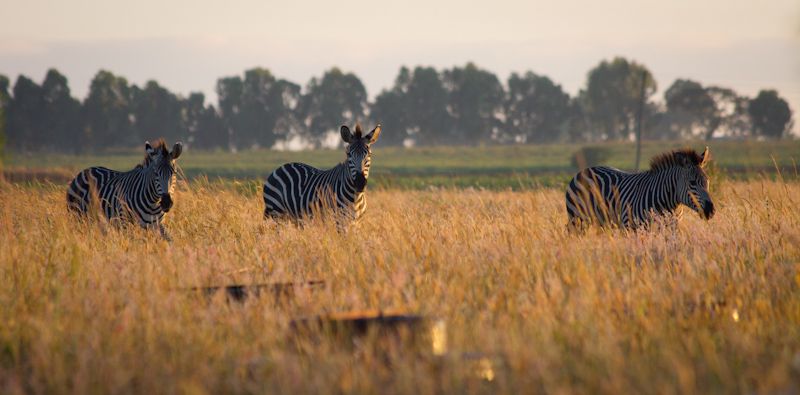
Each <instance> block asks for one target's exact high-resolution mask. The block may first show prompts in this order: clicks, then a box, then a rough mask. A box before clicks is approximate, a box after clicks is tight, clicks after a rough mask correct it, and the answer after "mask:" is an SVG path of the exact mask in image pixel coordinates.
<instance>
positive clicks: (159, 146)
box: [136, 139, 169, 169]
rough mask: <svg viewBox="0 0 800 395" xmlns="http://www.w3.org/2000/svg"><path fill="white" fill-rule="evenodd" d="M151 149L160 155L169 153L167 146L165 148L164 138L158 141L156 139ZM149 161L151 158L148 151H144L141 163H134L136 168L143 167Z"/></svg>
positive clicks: (148, 163) (148, 164)
mask: <svg viewBox="0 0 800 395" xmlns="http://www.w3.org/2000/svg"><path fill="white" fill-rule="evenodd" d="M153 150H154V151H155V152H156V153H157V154H158V153H160V154H161V155H162V156H167V155H169V148H167V142H166V141H164V139H158V141H156V144H155V145H153ZM150 162H152V159H151V158H150V154H149V153H148V152H145V153H144V160H143V161H142V163H141V164H139V165H136V168H137V169H142V168H145V167H147V166H150Z"/></svg>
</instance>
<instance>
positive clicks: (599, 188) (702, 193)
mask: <svg viewBox="0 0 800 395" xmlns="http://www.w3.org/2000/svg"><path fill="white" fill-rule="evenodd" d="M707 159H708V148H707V147H706V150H705V151H704V152H703V154H701V155H698V154H697V152H696V151H695V150H693V149H691V148H685V149H681V150H675V151H672V152H668V153H665V154H661V155H658V156H655V157H654V158H653V159H651V161H650V170H648V171H645V172H641V173H636V174H631V173H626V172H623V171H620V170H617V169H615V168H612V167H606V166H599V167H592V168H589V169H585V170H583V171H581V172H579V173H578V174H577V175H576V176H575V177H574V178H573V179H572V181H570V183H569V187H568V188H567V194H566V200H567V215H569V220H570V224H571V225H573V226H576V227H582V226H583V225H584V224H586V223H594V224H597V225H601V226H606V225H609V224H613V225H616V226H620V227H626V228H637V227H639V226H646V225H647V224H648V223H650V222H652V221H653V220H654V219H655V218H656V217H657V216H664V215H666V214H673V215H674V216H675V217H676V218H677V219H679V218H680V217H681V216H682V214H683V210H682V207H681V204H683V205H685V206H688V207H690V208H691V209H693V210H695V211H696V212H698V213H699V214H700V216H701V217H702V218H704V219H710V218H711V217H712V216H713V215H714V203H713V202H712V201H711V197H710V196H709V194H708V176H707V175H706V174H705V171H704V170H703V167H704V166H705V163H706V160H707Z"/></svg>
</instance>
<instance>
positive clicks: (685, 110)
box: [664, 79, 748, 140]
mask: <svg viewBox="0 0 800 395" xmlns="http://www.w3.org/2000/svg"><path fill="white" fill-rule="evenodd" d="M664 99H665V100H666V103H667V111H668V113H669V114H668V115H666V117H665V119H666V120H667V121H668V123H669V125H667V128H668V129H666V130H665V131H664V132H665V133H667V134H670V135H672V136H674V138H691V137H696V136H700V137H702V138H705V139H706V140H710V139H711V138H713V137H714V134H715V133H717V132H718V131H722V132H723V133H724V134H725V135H728V136H731V137H733V136H736V137H743V136H744V135H746V134H747V129H748V127H747V126H746V120H745V119H743V118H744V115H746V113H747V111H746V109H747V104H748V103H747V100H746V99H744V98H743V97H740V96H739V95H737V94H736V92H734V91H733V90H732V89H727V88H720V87H716V86H710V87H705V88H704V87H703V86H702V85H700V83H698V82H695V81H691V80H681V79H678V80H676V81H675V82H674V83H673V84H672V86H670V87H669V89H667V91H666V92H664Z"/></svg>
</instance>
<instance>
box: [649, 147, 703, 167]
mask: <svg viewBox="0 0 800 395" xmlns="http://www.w3.org/2000/svg"><path fill="white" fill-rule="evenodd" d="M675 154H682V155H683V156H684V157H685V158H686V159H688V160H689V161H690V162H691V163H692V164H693V165H694V166H700V164H701V163H702V162H703V159H702V158H700V154H698V153H697V151H695V150H694V148H689V147H686V148H681V149H676V150H672V151H670V152H665V153H663V154H658V155H656V156H654V157H652V158H650V170H648V171H649V172H650V173H658V172H661V171H664V170H667V169H669V168H672V167H675V166H678V164H677V163H676V162H675Z"/></svg>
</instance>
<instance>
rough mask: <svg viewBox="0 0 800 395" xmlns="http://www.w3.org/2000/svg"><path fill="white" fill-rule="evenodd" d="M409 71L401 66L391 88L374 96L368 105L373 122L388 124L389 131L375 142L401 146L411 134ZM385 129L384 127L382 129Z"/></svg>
mask: <svg viewBox="0 0 800 395" xmlns="http://www.w3.org/2000/svg"><path fill="white" fill-rule="evenodd" d="M409 79H410V77H409V71H408V69H407V68H406V67H405V66H403V67H401V68H400V73H399V74H398V76H397V78H396V79H395V83H394V87H393V88H392V89H391V90H384V91H383V92H381V94H379V95H378V96H377V97H376V98H375V103H373V104H372V106H370V118H371V119H372V123H374V124H383V125H390V126H389V128H390V130H391V132H390V133H384V138H382V139H380V140H378V142H376V144H381V145H389V146H402V145H403V144H404V142H405V140H406V138H408V136H410V135H411V133H412V131H411V129H412V127H413V126H412V123H411V119H410V115H409V112H410V109H409V104H410V103H409V102H408V101H409V100H408V81H409ZM383 130H385V129H383Z"/></svg>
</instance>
